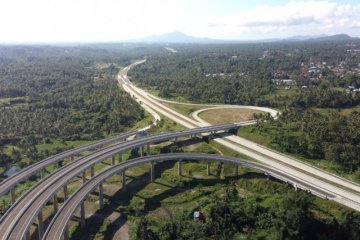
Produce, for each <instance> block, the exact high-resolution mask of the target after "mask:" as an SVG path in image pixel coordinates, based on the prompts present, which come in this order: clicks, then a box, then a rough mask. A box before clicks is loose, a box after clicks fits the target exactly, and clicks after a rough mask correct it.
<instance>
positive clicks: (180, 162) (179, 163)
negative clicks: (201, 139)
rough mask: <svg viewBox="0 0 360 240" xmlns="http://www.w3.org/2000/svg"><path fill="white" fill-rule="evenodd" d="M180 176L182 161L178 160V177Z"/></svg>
mask: <svg viewBox="0 0 360 240" xmlns="http://www.w3.org/2000/svg"><path fill="white" fill-rule="evenodd" d="M181 175H182V161H181V160H179V162H178V176H179V177H180V176H181Z"/></svg>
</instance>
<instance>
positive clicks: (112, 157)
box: [111, 155, 115, 166]
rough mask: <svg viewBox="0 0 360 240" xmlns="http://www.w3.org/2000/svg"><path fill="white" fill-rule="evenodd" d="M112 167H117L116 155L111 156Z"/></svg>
mask: <svg viewBox="0 0 360 240" xmlns="http://www.w3.org/2000/svg"><path fill="white" fill-rule="evenodd" d="M111 165H113V166H114V165H115V155H112V156H111Z"/></svg>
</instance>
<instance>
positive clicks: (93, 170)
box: [90, 166, 95, 177]
mask: <svg viewBox="0 0 360 240" xmlns="http://www.w3.org/2000/svg"><path fill="white" fill-rule="evenodd" d="M94 175H95V167H94V166H92V167H91V168H90V176H91V177H94Z"/></svg>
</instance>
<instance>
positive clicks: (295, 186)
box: [294, 183, 298, 191]
mask: <svg viewBox="0 0 360 240" xmlns="http://www.w3.org/2000/svg"><path fill="white" fill-rule="evenodd" d="M294 188H295V191H297V189H298V187H297V185H296V183H294Z"/></svg>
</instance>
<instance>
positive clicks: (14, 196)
mask: <svg viewBox="0 0 360 240" xmlns="http://www.w3.org/2000/svg"><path fill="white" fill-rule="evenodd" d="M10 197H11V204H14V203H15V202H16V193H15V188H14V187H13V188H12V189H11V190H10Z"/></svg>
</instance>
